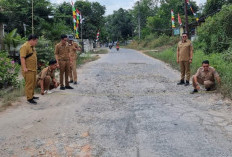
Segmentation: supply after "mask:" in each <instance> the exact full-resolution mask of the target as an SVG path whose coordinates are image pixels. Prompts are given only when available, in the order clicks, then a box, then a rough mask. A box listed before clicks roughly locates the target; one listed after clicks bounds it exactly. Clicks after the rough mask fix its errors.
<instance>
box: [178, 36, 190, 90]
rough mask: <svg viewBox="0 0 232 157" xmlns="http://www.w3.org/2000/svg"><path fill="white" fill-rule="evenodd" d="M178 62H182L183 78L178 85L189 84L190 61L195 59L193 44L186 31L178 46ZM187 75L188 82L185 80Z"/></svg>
mask: <svg viewBox="0 0 232 157" xmlns="http://www.w3.org/2000/svg"><path fill="white" fill-rule="evenodd" d="M176 56H177V63H179V64H180V71H181V80H180V82H179V83H177V84H178V85H183V84H185V86H188V85H189V80H190V63H192V59H193V46H192V43H191V41H190V40H188V36H187V34H186V33H183V34H182V40H181V41H180V42H179V43H178V46H177V55H176ZM185 75H186V82H185Z"/></svg>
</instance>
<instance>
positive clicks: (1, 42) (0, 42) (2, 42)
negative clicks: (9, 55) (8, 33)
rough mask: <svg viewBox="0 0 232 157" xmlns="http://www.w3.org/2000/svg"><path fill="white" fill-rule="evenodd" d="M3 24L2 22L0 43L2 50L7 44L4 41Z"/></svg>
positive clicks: (0, 24) (0, 25)
mask: <svg viewBox="0 0 232 157" xmlns="http://www.w3.org/2000/svg"><path fill="white" fill-rule="evenodd" d="M3 30H4V29H3V24H2V23H0V45H1V50H5V45H4V41H3Z"/></svg>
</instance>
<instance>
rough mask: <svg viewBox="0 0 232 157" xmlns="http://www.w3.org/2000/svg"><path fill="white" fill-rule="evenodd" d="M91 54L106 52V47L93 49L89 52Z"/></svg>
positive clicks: (107, 51)
mask: <svg viewBox="0 0 232 157" xmlns="http://www.w3.org/2000/svg"><path fill="white" fill-rule="evenodd" d="M91 53H92V54H107V53H109V50H108V49H107V48H100V49H96V50H95V51H93V52H91Z"/></svg>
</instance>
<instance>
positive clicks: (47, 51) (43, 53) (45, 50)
mask: <svg viewBox="0 0 232 157" xmlns="http://www.w3.org/2000/svg"><path fill="white" fill-rule="evenodd" d="M54 47H55V46H54V45H53V44H52V42H51V41H50V40H47V39H45V38H43V37H41V38H40V39H39V40H38V44H37V46H36V51H37V58H38V70H39V71H40V70H41V69H43V68H44V67H45V66H47V65H48V62H49V61H50V60H51V59H54V58H55V55H54Z"/></svg>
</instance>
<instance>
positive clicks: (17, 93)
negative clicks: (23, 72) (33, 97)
mask: <svg viewBox="0 0 232 157" xmlns="http://www.w3.org/2000/svg"><path fill="white" fill-rule="evenodd" d="M23 95H24V81H21V82H20V83H19V86H18V87H17V88H13V87H12V88H7V89H2V90H0V112H1V111H4V110H5V109H6V108H7V107H9V106H12V102H14V101H16V100H17V99H18V97H21V96H23Z"/></svg>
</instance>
